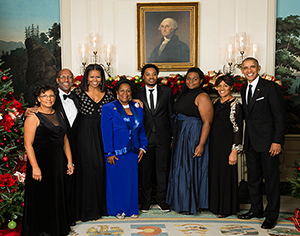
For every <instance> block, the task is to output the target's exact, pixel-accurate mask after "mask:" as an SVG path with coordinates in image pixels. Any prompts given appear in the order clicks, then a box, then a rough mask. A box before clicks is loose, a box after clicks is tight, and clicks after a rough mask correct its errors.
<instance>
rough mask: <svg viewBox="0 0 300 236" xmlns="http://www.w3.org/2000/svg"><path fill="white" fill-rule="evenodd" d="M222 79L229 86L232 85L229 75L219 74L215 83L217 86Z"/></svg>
mask: <svg viewBox="0 0 300 236" xmlns="http://www.w3.org/2000/svg"><path fill="white" fill-rule="evenodd" d="M222 81H224V82H225V84H227V85H228V86H229V87H233V85H234V82H233V79H232V77H231V76H230V75H221V76H219V77H218V78H217V80H216V85H217V86H218V85H219V84H220V83H221V82H222Z"/></svg>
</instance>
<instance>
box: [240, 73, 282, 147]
mask: <svg viewBox="0 0 300 236" xmlns="http://www.w3.org/2000/svg"><path fill="white" fill-rule="evenodd" d="M247 86H248V84H245V85H243V86H242V88H241V96H242V103H243V104H242V106H243V111H244V116H245V121H246V129H245V144H244V148H245V151H247V150H248V147H249V141H250V142H251V145H252V147H253V148H254V150H255V151H257V152H268V151H269V150H270V146H271V144H272V143H279V144H281V145H283V143H284V133H285V120H286V111H285V105H284V102H283V96H282V93H281V90H280V87H279V85H278V84H276V83H275V82H273V81H268V80H265V79H263V78H261V77H259V81H258V84H257V86H256V88H255V91H254V93H253V97H252V100H251V104H249V106H250V107H249V108H248V107H247V104H246V89H247Z"/></svg>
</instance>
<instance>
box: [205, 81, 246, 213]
mask: <svg viewBox="0 0 300 236" xmlns="http://www.w3.org/2000/svg"><path fill="white" fill-rule="evenodd" d="M216 87H217V90H218V93H219V95H220V98H219V99H217V100H216V101H215V103H214V121H213V124H212V127H211V135H210V149H209V155H210V156H209V163H210V164H209V176H210V178H209V180H210V203H209V205H210V207H209V209H210V211H211V212H212V213H214V214H217V215H218V218H221V217H226V216H228V215H235V214H236V213H237V212H238V211H239V202H238V171H237V165H236V164H237V155H238V152H239V151H242V148H243V146H242V136H243V118H242V107H241V104H240V103H239V101H238V100H237V99H235V98H234V97H233V96H232V95H231V90H232V88H233V80H232V79H231V78H230V77H229V76H220V77H218V78H217V80H216Z"/></svg>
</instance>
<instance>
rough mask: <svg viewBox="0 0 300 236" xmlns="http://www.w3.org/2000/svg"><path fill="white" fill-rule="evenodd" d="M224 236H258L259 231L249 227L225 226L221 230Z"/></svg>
mask: <svg viewBox="0 0 300 236" xmlns="http://www.w3.org/2000/svg"><path fill="white" fill-rule="evenodd" d="M220 232H221V233H222V234H224V235H258V234H259V233H258V231H257V230H256V229H255V228H252V227H250V226H247V225H225V226H223V227H221V228H220Z"/></svg>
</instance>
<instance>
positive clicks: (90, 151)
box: [21, 58, 285, 236]
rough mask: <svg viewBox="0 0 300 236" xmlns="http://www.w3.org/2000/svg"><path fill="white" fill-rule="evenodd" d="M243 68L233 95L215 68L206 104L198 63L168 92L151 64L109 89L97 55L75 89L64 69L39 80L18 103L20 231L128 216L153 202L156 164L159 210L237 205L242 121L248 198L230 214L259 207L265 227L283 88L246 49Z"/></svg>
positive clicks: (58, 229)
mask: <svg viewBox="0 0 300 236" xmlns="http://www.w3.org/2000/svg"><path fill="white" fill-rule="evenodd" d="M241 71H242V73H243V74H244V75H245V77H246V79H247V81H248V83H247V84H245V85H244V86H243V87H242V90H241V97H242V104H241V103H240V102H239V101H238V99H236V98H234V97H233V96H232V95H231V91H232V89H233V85H234V84H233V80H232V78H231V77H230V76H229V75H222V76H219V77H218V78H217V80H216V88H217V91H218V93H219V95H220V96H219V98H218V99H217V100H216V101H215V102H214V104H213V103H212V101H211V99H210V97H209V96H208V95H207V94H206V93H205V92H204V91H203V90H202V84H203V82H204V74H203V72H202V71H201V70H200V69H199V68H196V67H193V68H190V69H189V70H188V71H187V74H186V78H185V84H184V86H183V90H182V92H181V93H180V94H179V96H178V98H177V99H176V101H175V102H174V99H173V94H172V90H171V88H168V87H166V86H161V85H159V84H158V83H157V81H158V74H159V69H158V67H157V66H156V65H154V64H146V65H145V66H144V67H143V68H142V71H141V76H142V78H143V80H144V83H145V86H144V87H142V88H140V89H139V90H137V91H135V92H133V91H132V89H133V87H132V86H133V85H132V83H131V81H129V80H127V79H121V80H120V81H118V82H117V84H116V86H115V93H113V91H110V90H109V89H107V88H106V83H105V74H104V70H103V68H102V67H101V66H100V65H97V64H91V65H89V66H88V67H87V68H86V70H85V72H84V76H83V79H82V82H81V85H80V87H78V88H76V89H74V90H73V91H71V87H72V85H73V82H74V76H73V74H72V72H71V71H70V70H68V69H63V70H61V71H60V72H59V74H58V77H57V79H56V81H57V84H58V89H57V88H56V87H53V86H50V85H43V86H40V87H38V88H37V89H36V91H35V93H34V95H35V97H36V99H37V102H38V106H37V107H34V108H28V109H27V111H26V113H25V116H26V120H25V124H24V145H25V149H26V151H27V154H28V160H29V161H28V164H27V170H26V185H25V206H24V217H23V225H22V233H21V236H27V235H30V236H35V235H52V236H56V235H57V236H58V235H67V234H68V232H69V230H70V226H72V225H75V222H76V221H79V220H81V221H88V220H97V219H99V218H101V217H102V216H106V215H113V216H116V217H117V218H118V219H124V218H125V217H132V218H137V217H138V215H139V207H138V205H139V202H140V203H141V206H140V211H141V212H148V211H149V210H150V209H151V205H152V204H153V202H152V199H151V193H152V179H153V174H155V177H156V178H155V179H156V185H157V198H156V203H157V205H158V207H159V208H160V210H161V211H162V212H169V211H170V210H171V209H172V210H174V211H177V212H179V213H181V214H196V213H197V212H200V211H201V210H202V209H209V210H210V211H211V212H213V213H215V214H217V217H227V216H229V215H235V214H237V212H239V202H238V173H237V165H236V164H237V161H238V153H239V152H240V151H242V150H243V146H242V139H243V129H244V128H243V122H244V120H245V123H246V127H245V135H244V137H245V138H244V150H245V152H246V158H247V168H248V188H249V193H250V198H251V203H252V204H251V209H250V210H249V212H247V213H245V214H242V215H239V216H238V218H240V219H251V218H253V217H266V219H265V221H264V222H263V224H262V228H265V229H269V228H273V227H274V226H275V224H276V220H277V218H278V214H279V206H280V198H279V160H278V155H279V153H280V152H281V147H282V145H283V142H284V128H285V108H284V103H283V97H282V94H281V91H280V88H279V86H278V85H277V84H275V83H274V82H270V81H266V80H264V79H262V78H261V77H259V75H258V73H259V71H260V66H259V63H258V61H257V60H256V59H255V58H246V59H245V60H244V61H243V63H242V69H241ZM115 94H116V96H115ZM263 177H264V179H265V185H266V195H267V200H268V205H267V207H266V208H265V210H264V209H263V204H262V179H263ZM138 185H140V188H141V199H140V200H139V199H138Z"/></svg>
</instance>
